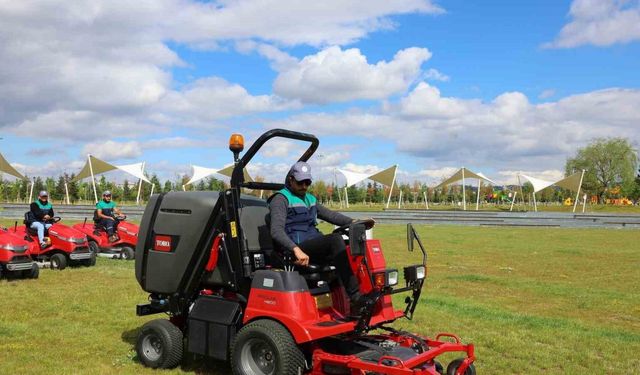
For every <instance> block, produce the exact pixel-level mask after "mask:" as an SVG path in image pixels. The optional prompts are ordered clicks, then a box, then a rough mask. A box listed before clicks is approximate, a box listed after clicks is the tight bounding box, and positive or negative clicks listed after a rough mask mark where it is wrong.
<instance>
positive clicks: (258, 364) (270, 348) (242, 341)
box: [231, 319, 305, 375]
mask: <svg viewBox="0 0 640 375" xmlns="http://www.w3.org/2000/svg"><path fill="white" fill-rule="evenodd" d="M304 370H305V361H304V354H303V353H302V352H301V351H300V349H299V348H298V346H297V345H296V343H295V341H294V340H293V337H292V336H291V334H290V333H289V331H288V330H287V329H286V328H285V327H284V326H282V325H281V324H279V323H277V322H274V321H272V320H266V319H263V320H256V321H254V322H251V323H249V324H247V325H246V326H244V327H243V328H242V329H241V330H240V332H238V334H237V335H236V337H235V340H234V342H233V344H232V345H231V371H232V372H233V374H234V375H263V374H264V375H275V374H277V375H298V374H301V373H302V372H304Z"/></svg>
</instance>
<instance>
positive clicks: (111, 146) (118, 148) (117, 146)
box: [82, 141, 142, 161]
mask: <svg viewBox="0 0 640 375" xmlns="http://www.w3.org/2000/svg"><path fill="white" fill-rule="evenodd" d="M82 154H83V155H86V154H91V155H93V156H95V157H97V158H98V159H102V160H105V161H110V160H120V159H134V158H139V157H140V156H142V147H141V146H140V143H139V142H137V141H130V142H116V141H104V142H93V143H87V144H86V145H85V146H84V147H83V148H82Z"/></svg>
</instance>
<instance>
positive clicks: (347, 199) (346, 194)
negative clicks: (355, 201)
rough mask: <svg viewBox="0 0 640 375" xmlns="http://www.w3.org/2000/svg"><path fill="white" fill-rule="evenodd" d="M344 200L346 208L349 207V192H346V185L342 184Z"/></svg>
mask: <svg viewBox="0 0 640 375" xmlns="http://www.w3.org/2000/svg"><path fill="white" fill-rule="evenodd" d="M344 201H345V206H346V208H349V192H347V185H345V186H344Z"/></svg>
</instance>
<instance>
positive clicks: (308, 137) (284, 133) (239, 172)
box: [231, 129, 320, 190]
mask: <svg viewBox="0 0 640 375" xmlns="http://www.w3.org/2000/svg"><path fill="white" fill-rule="evenodd" d="M274 137H282V138H290V139H297V140H300V141H307V142H311V144H310V145H309V148H307V150H306V151H305V152H304V154H302V156H300V158H299V159H298V161H307V160H309V158H310V157H311V155H313V153H314V152H316V150H317V149H318V145H319V144H320V141H319V140H318V138H316V136H315V135H313V134H308V133H301V132H296V131H293V130H285V129H271V130H269V131H267V132H265V133H264V134H262V135H261V136H260V137H259V138H258V139H256V141H255V142H253V144H252V145H251V147H249V149H248V150H247V152H245V154H244V155H243V156H242V158H241V159H239V160H238V161H237V162H236V163H235V166H234V168H233V173H232V174H231V187H232V188H234V187H246V188H249V189H263V190H274V189H275V190H279V189H281V188H282V184H273V183H265V182H249V183H245V182H244V173H243V169H244V167H246V166H247V164H249V161H251V159H252V158H253V157H254V156H255V154H256V153H257V152H258V150H259V149H260V148H261V147H262V146H263V145H264V144H265V143H266V142H267V141H268V140H269V139H271V138H274Z"/></svg>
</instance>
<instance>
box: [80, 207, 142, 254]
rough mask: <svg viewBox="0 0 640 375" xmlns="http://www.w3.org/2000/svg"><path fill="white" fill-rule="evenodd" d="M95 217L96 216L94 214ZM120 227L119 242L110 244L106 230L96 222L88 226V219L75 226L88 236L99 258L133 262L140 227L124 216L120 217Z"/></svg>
mask: <svg viewBox="0 0 640 375" xmlns="http://www.w3.org/2000/svg"><path fill="white" fill-rule="evenodd" d="M94 216H95V214H94ZM116 219H117V220H118V226H117V229H116V233H117V235H118V239H117V241H113V242H110V241H109V236H108V235H107V232H106V230H105V229H104V228H103V227H102V226H100V225H99V223H97V220H94V224H93V225H90V224H87V219H86V218H85V219H84V222H83V223H78V224H75V225H73V228H74V229H77V230H79V231H80V232H82V233H84V234H85V235H86V236H87V239H88V241H89V248H90V249H91V251H93V252H94V253H96V254H97V255H98V256H101V257H106V258H113V259H127V260H133V257H134V249H135V247H136V243H137V242H138V231H139V229H140V228H139V227H138V226H137V225H135V224H133V223H131V222H128V221H126V219H127V217H126V216H124V215H121V216H118V217H117V218H116Z"/></svg>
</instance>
